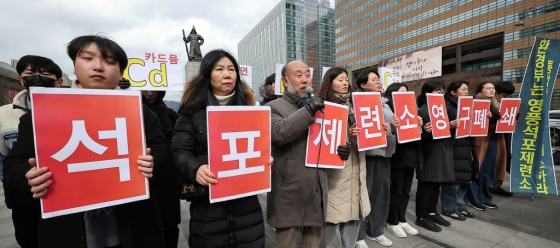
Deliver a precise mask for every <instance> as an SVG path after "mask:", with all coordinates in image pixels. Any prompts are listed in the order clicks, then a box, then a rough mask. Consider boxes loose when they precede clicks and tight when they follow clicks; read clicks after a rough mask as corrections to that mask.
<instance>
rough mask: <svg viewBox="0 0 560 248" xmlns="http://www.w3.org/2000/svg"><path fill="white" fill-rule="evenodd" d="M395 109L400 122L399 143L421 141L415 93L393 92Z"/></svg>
mask: <svg viewBox="0 0 560 248" xmlns="http://www.w3.org/2000/svg"><path fill="white" fill-rule="evenodd" d="M393 109H394V110H395V116H397V118H399V122H400V125H399V127H398V128H397V138H398V141H399V143H401V144H402V143H407V142H411V141H415V140H420V126H419V125H418V113H417V108H416V97H415V95H414V92H412V91H406V92H393Z"/></svg>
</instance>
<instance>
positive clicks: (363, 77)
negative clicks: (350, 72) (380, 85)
mask: <svg viewBox="0 0 560 248" xmlns="http://www.w3.org/2000/svg"><path fill="white" fill-rule="evenodd" d="M370 73H373V74H375V75H377V77H378V78H379V80H381V77H379V73H377V71H376V70H375V69H373V68H371V67H370V68H367V69H366V70H364V71H362V72H360V74H359V75H358V77H357V78H356V87H357V88H358V90H359V91H364V89H362V84H367V81H368V78H369V74H370Z"/></svg>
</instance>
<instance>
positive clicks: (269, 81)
mask: <svg viewBox="0 0 560 248" xmlns="http://www.w3.org/2000/svg"><path fill="white" fill-rule="evenodd" d="M275 80H276V73H272V74H270V76H268V77H266V79H265V80H264V85H271V84H273V83H274V81H275Z"/></svg>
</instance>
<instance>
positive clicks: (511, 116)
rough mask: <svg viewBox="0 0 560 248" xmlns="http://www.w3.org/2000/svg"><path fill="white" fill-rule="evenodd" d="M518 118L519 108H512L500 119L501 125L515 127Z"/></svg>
mask: <svg viewBox="0 0 560 248" xmlns="http://www.w3.org/2000/svg"><path fill="white" fill-rule="evenodd" d="M516 117H517V107H512V108H509V109H506V111H504V115H502V118H500V123H505V124H507V125H508V126H513V123H514V122H515V118H516Z"/></svg>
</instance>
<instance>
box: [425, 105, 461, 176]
mask: <svg viewBox="0 0 560 248" xmlns="http://www.w3.org/2000/svg"><path fill="white" fill-rule="evenodd" d="M418 115H419V116H420V117H422V122H423V123H428V122H430V115H429V112H428V106H427V104H424V105H422V106H421V107H420V108H419V109H418ZM433 126H434V125H433V123H432V127H433ZM421 136H422V140H421V143H422V152H423V155H424V165H423V167H422V168H416V178H417V179H418V181H424V182H440V183H442V182H455V173H454V168H453V138H451V137H450V138H444V139H434V138H433V136H432V133H426V132H424V131H422V135H421Z"/></svg>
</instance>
